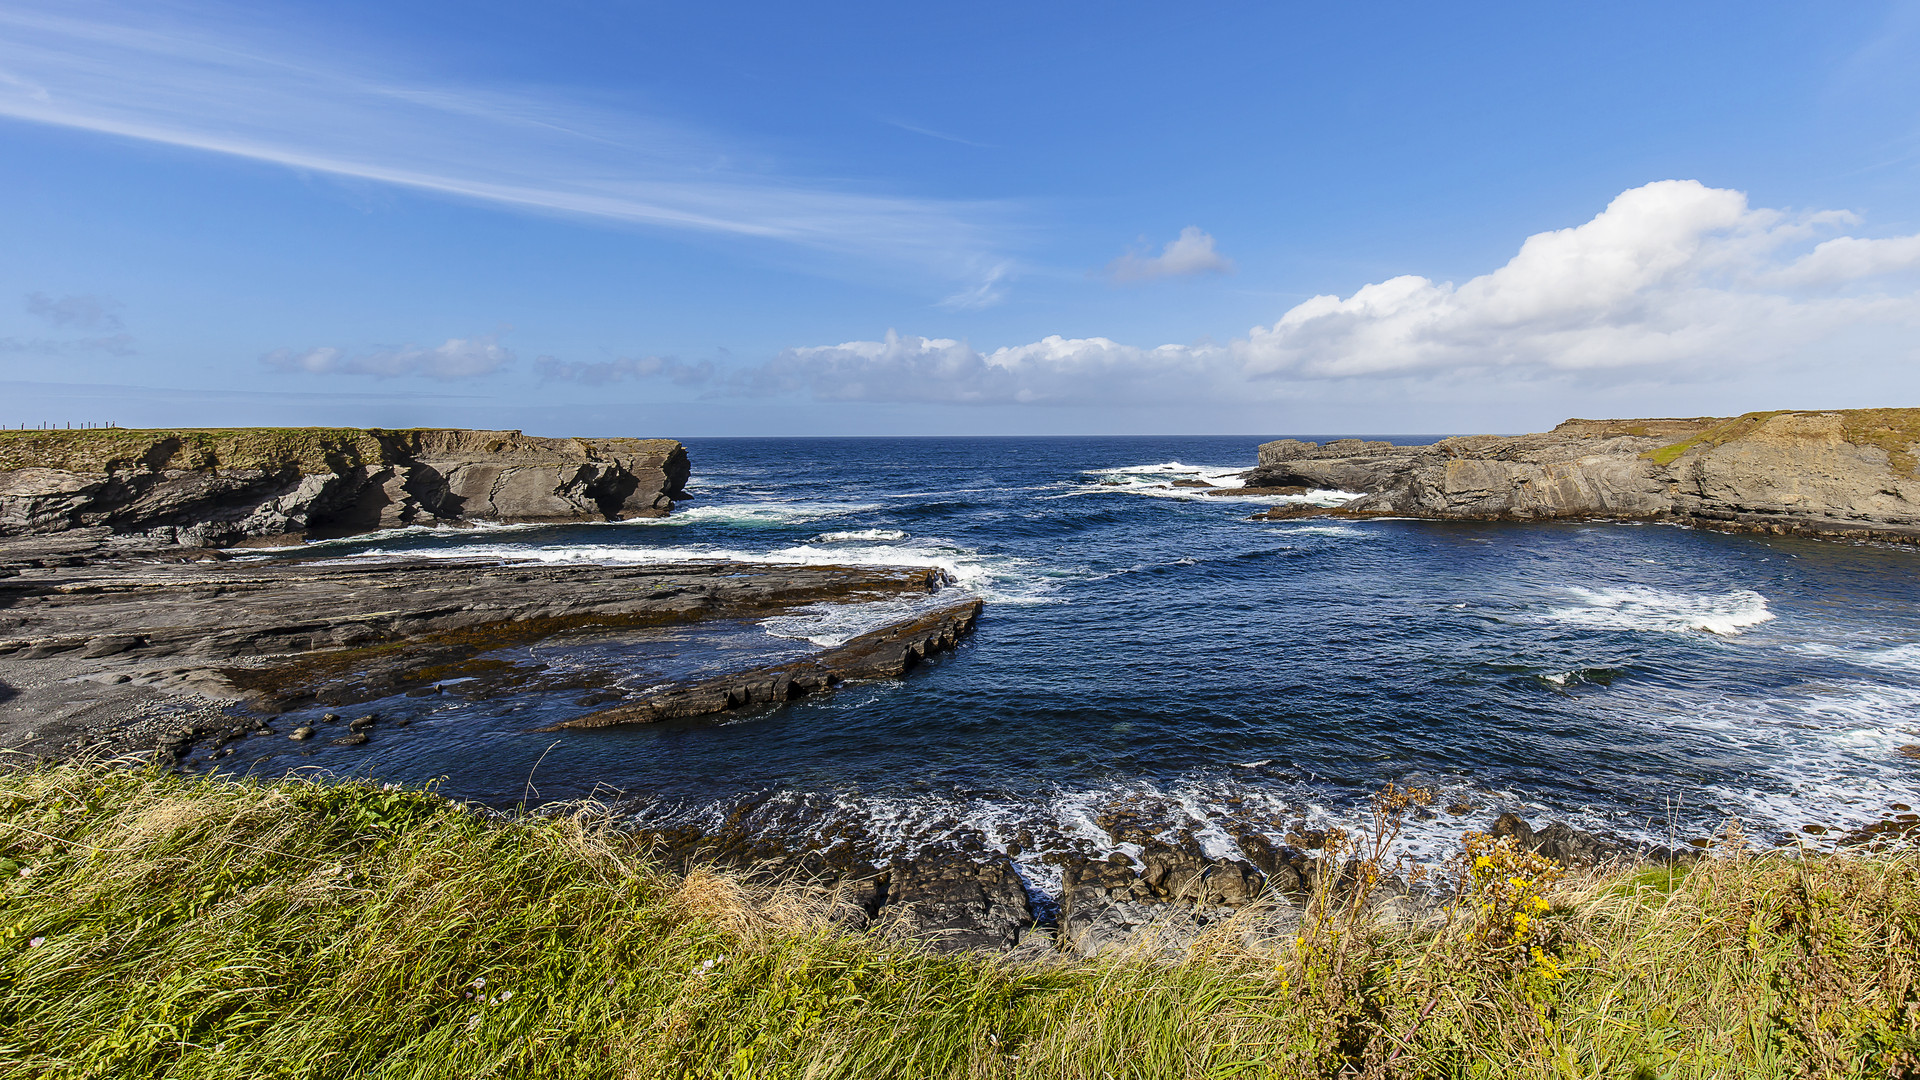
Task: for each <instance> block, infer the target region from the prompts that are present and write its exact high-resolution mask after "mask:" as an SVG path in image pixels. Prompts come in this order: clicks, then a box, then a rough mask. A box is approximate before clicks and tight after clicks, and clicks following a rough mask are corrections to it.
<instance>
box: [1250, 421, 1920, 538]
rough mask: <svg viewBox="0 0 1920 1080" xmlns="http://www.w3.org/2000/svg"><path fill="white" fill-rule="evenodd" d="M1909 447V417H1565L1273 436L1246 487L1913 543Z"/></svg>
mask: <svg viewBox="0 0 1920 1080" xmlns="http://www.w3.org/2000/svg"><path fill="white" fill-rule="evenodd" d="M1917 443H1920V409H1851V410H1839V411H1833V412H1764V413H1748V414H1746V415H1744V416H1739V417H1734V418H1731V419H1721V418H1716V417H1698V418H1692V419H1654V420H1569V421H1567V422H1566V423H1564V424H1561V425H1560V426H1559V427H1556V428H1554V429H1553V430H1552V431H1549V432H1544V433H1540V434H1534V435H1519V436H1500V435H1473V436H1463V437H1459V438H1452V439H1442V440H1441V441H1439V442H1437V443H1434V444H1432V445H1431V446H1394V445H1392V444H1389V443H1385V442H1362V441H1360V440H1357V439H1344V440H1339V441H1335V442H1329V443H1325V444H1317V443H1306V442H1299V441H1296V440H1292V439H1284V440H1281V441H1279V442H1271V443H1267V444H1265V445H1263V446H1261V447H1260V463H1259V465H1258V466H1257V467H1256V468H1255V469H1253V470H1252V471H1251V472H1249V473H1248V474H1247V483H1248V485H1249V486H1262V487H1286V486H1296V487H1310V488H1335V489H1339V490H1343V491H1353V492H1360V493H1362V495H1363V497H1362V498H1359V499H1356V500H1354V501H1353V502H1350V503H1348V504H1346V505H1345V506H1343V507H1341V508H1340V509H1339V510H1338V511H1337V512H1338V513H1341V514H1348V515H1395V516H1405V517H1434V518H1468V519H1489V520H1543V519H1554V518H1608V519H1618V520H1644V521H1681V522H1687V523H1692V524H1703V525H1710V526H1717V527H1724V528H1734V529H1750V530H1757V531H1767V532H1794V533H1804V534H1809V535H1819V536H1841V537H1849V538H1858V539H1886V540H1902V541H1913V540H1920V474H1916V471H1915V470H1916V451H1915V446H1916V444H1917ZM1302 512H1308V511H1302V510H1299V509H1294V508H1285V507H1283V508H1279V509H1278V510H1277V511H1276V512H1275V513H1274V514H1273V515H1272V516H1274V517H1284V516H1292V515H1295V514H1299V513H1302Z"/></svg>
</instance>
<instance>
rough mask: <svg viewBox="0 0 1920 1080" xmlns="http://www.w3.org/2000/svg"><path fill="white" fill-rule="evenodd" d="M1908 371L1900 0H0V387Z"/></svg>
mask: <svg viewBox="0 0 1920 1080" xmlns="http://www.w3.org/2000/svg"><path fill="white" fill-rule="evenodd" d="M1914 405H1920V0H1902V2H1893V3H1886V2H1872V0H1861V2H1857V3H1848V4H1828V5H1809V4H1787V3H1758V4H1755V3H1751V2H1747V3H1722V2H1717V0H1702V2H1697V3H1689V4H1672V3H1659V4H1655V3H1633V2H1627V3H1615V4H1607V5H1557V4H1556V5H1543V4H1537V3H1481V4H1473V5H1436V4H1431V3H1418V4H1416V3H1369V4H1325V3H1314V4H1304V3H1236V2H1230V0H1222V2H1213V3H1206V4H1191V5H1180V6H1177V7H1176V6H1175V5H1164V4H1153V5H1149V4H1133V3H1113V2H1107V3H1075V2H1063V3H1054V4H1045V5H1036V4H1030V3H1028V4H1000V3H995V2H987V0H970V2H968V3H964V4H959V3H942V2H928V3H921V4H897V3H893V4H877V3H839V4H822V5H794V4H770V3H768V4H741V3H725V2H718V0H716V2H713V3H707V4H700V5H689V4H654V3H620V2H607V0H602V2H597V3H584V2H577V0H548V2H546V3H542V4H537V5H534V4H525V3H503V2H497V0H461V2H458V3H455V2H451V0H448V2H415V0H385V2H382V3H361V2H357V0H333V2H329V3H325V4H321V3H284V2H275V0H255V2H253V3H250V4H245V5H240V4H216V3H198V2H173V0H142V2H140V3H137V4H136V3H113V2H94V0H59V2H40V0H0V423H4V424H6V425H9V426H19V425H21V424H27V425H29V426H37V425H40V424H43V423H46V424H56V425H65V424H68V423H72V424H75V425H78V424H81V423H105V422H112V423H117V424H119V425H121V426H123V427H132V426H141V427H155V426H212V425H254V424H258V425H288V424H327V425H368V426H390V427H401V426H439V425H447V426H463V427H494V428H518V429H522V430H526V431H529V432H533V433H537V434H545V435H645V436H673V437H698V436H734V435H898V434H907V435H913V434H928V435H1002V434H1005V435H1043V434H1256V435H1281V434H1287V435H1294V434H1332V433H1380V434H1386V433H1400V434H1417V433H1435V434H1437V433H1459V432H1478V431H1490V432H1516V431H1529V430H1541V429H1544V428H1545V427H1548V426H1551V425H1552V424H1555V423H1557V422H1559V421H1560V420H1562V419H1565V418H1567V417H1571V416H1585V417H1597V416H1694V415H1733V414H1737V413H1740V412H1744V411H1748V410H1753V409H1769V408H1773V409H1778V408H1847V407H1868V406H1914Z"/></svg>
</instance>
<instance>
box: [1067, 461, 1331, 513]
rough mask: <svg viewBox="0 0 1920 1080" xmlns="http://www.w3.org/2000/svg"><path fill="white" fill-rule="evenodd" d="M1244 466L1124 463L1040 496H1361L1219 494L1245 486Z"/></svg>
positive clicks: (1292, 500)
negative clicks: (1184, 483) (1188, 483)
mask: <svg viewBox="0 0 1920 1080" xmlns="http://www.w3.org/2000/svg"><path fill="white" fill-rule="evenodd" d="M1246 471H1247V470H1246V466H1244V465H1186V464H1183V463H1181V462H1178V461H1163V462H1159V463H1157V464H1150V465H1123V466H1120V467H1118V468H1111V469H1088V470H1086V471H1085V472H1083V473H1082V474H1081V475H1082V476H1086V477H1088V478H1089V482H1087V483H1083V484H1080V485H1076V486H1074V487H1073V489H1072V490H1070V491H1067V492H1065V493H1063V494H1059V495H1046V496H1042V498H1049V499H1066V498H1073V497H1076V496H1082V495H1112V494H1122V495H1146V496H1150V497H1152V498H1159V499H1182V500H1186V501H1205V502H1229V503H1254V504H1258V505H1261V506H1290V505H1291V506H1328V507H1332V506H1344V505H1345V504H1347V503H1350V502H1352V501H1353V500H1355V499H1358V498H1360V497H1361V496H1360V493H1359V492H1354V491H1336V490H1333V489H1330V488H1329V489H1316V490H1312V491H1307V492H1303V493H1301V494H1299V495H1222V494H1220V492H1222V491H1232V490H1235V489H1237V488H1244V487H1246V486H1247V481H1246V478H1245V477H1244V476H1243V475H1241V474H1243V473H1245V472H1246ZM1177 480H1198V481H1201V482H1202V483H1204V484H1206V485H1207V486H1206V487H1204V488H1199V487H1191V486H1188V487H1180V486H1176V485H1175V481H1177Z"/></svg>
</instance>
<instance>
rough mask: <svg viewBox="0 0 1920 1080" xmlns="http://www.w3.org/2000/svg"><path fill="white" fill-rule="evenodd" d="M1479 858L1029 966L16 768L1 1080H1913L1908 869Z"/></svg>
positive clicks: (418, 815) (347, 800)
mask: <svg viewBox="0 0 1920 1080" xmlns="http://www.w3.org/2000/svg"><path fill="white" fill-rule="evenodd" d="M1474 844H1475V845H1476V846H1474V847H1472V848H1471V849H1470V851H1469V852H1468V855H1467V861H1466V862H1464V863H1463V864H1462V866H1463V868H1464V873H1465V875H1466V876H1465V881H1466V882H1467V885H1466V886H1465V889H1466V891H1465V893H1464V895H1463V901H1462V903H1461V904H1460V906H1459V907H1458V909H1457V916H1456V917H1455V918H1453V919H1451V920H1450V921H1449V922H1447V924H1446V925H1444V926H1438V927H1431V926H1430V927H1428V928H1426V929H1424V930H1415V929H1407V928H1400V929H1395V928H1392V927H1389V926H1385V925H1381V924H1379V923H1377V922H1375V921H1373V920H1370V919H1367V918H1365V917H1358V918H1356V917H1351V916H1349V915H1348V914H1347V912H1348V910H1349V909H1348V908H1347V907H1345V906H1344V905H1341V904H1339V903H1335V902H1332V901H1330V900H1328V898H1326V897H1322V898H1320V900H1319V901H1318V903H1317V905H1316V907H1314V908H1313V909H1312V910H1311V912H1310V916H1309V918H1308V919H1307V920H1306V921H1305V922H1304V923H1303V924H1302V929H1301V930H1300V932H1299V934H1298V937H1297V938H1289V939H1285V940H1282V941H1278V942H1269V943H1260V942H1253V943H1251V944H1249V943H1248V942H1245V941H1243V940H1241V936H1240V935H1239V934H1238V933H1237V932H1235V928H1233V927H1231V926H1230V927H1228V928H1227V930H1226V931H1225V932H1223V933H1221V934H1219V935H1217V936H1216V937H1214V938H1211V939H1203V941H1202V942H1201V943H1200V944H1199V945H1198V946H1197V947H1196V948H1195V950H1194V951H1193V953H1192V954H1191V956H1190V957H1189V958H1188V959H1187V960H1185V961H1184V962H1181V963H1177V964H1170V963H1156V962H1151V961H1148V960H1145V959H1139V958H1127V957H1121V958H1117V959H1114V960H1106V961H1101V962H1094V963H1061V964H1053V965H1026V966H1022V965H1014V964H1009V963H1006V962H1005V961H1003V960H1000V959H997V958H994V957H988V956H980V955H958V956H942V955H936V954H933V953H930V952H927V951H924V950H923V949H920V948H917V947H915V946H913V945H911V944H908V943H902V942H899V941H896V940H894V939H892V938H890V937H888V936H887V935H885V934H883V933H853V932H845V931H841V930H838V929H836V928H835V925H834V924H833V923H832V922H831V921H830V920H829V918H828V917H827V916H828V915H829V914H830V912H831V902H830V898H828V897H825V896H823V895H819V894H816V893H810V892H807V891H805V890H801V889H798V888H786V889H776V888H763V887H755V886H750V885H747V884H744V883H742V882H741V881H740V880H737V879H735V878H731V877H728V876H726V875H722V874H718V873H714V872H711V871H695V872H693V873H691V874H689V875H686V876H676V875H673V874H669V873H666V872H664V871H662V870H660V869H658V868H657V867H656V866H655V865H654V864H653V863H651V862H650V861H649V860H648V859H647V857H646V853H645V851H643V850H641V849H640V848H639V847H638V844H637V841H635V840H634V839H633V838H631V837H628V836H625V835H623V834H621V833H619V832H617V831H615V830H613V829H611V828H610V827H608V825H607V823H606V822H605V821H603V820H600V819H599V818H597V817H595V816H594V815H593V814H592V813H590V812H580V813H576V814H573V815H572V816H563V817H555V816H544V817H543V816H529V817H522V818H514V819H502V818H499V817H496V816H493V815H485V814H480V813H476V812H473V811H471V810H468V809H466V808H463V807H461V806H458V805H456V804H453V803H450V802H448V801H447V800H444V799H441V798H438V797H436V796H434V795H432V794H429V793H423V792H416V791H405V790H399V789H392V788H383V787H380V786H376V785H371V784H364V783H317V782H304V781H297V780H293V781H277V782H272V783H230V782H225V781H217V780H206V779H183V778H179V777H174V776H168V775H162V774H158V773H141V772H127V771H115V770H108V769H103V768H83V767H72V766H61V767H45V768H41V769H37V770H32V771H18V772H12V773H9V774H6V775H4V776H0V875H3V876H0V1076H4V1077H8V1078H12V1077H49V1078H53V1077H59V1078H65V1077H73V1078H78V1077H181V1078H186V1077H193V1078H202V1077H205V1078H216V1077H248V1078H253V1077H342V1078H345V1077H355V1078H358V1077H396V1078H398V1077H406V1078H414V1077H420V1078H436V1077H446V1078H449V1080H451V1078H456V1077H457V1078H462V1080H473V1078H482V1077H623V1078H624V1077H763V1076H764V1077H863V1078H864V1077H1006V1078H1014V1077H1035V1078H1038V1077H1072V1078H1084V1080H1102V1078H1107V1077H1115V1078H1118V1077H1142V1078H1144V1077H1233V1076H1249V1077H1251V1076H1299V1077H1321V1076H1341V1075H1371V1076H1395V1077H1399V1076H1406V1077H1416V1076H1417V1077H1492V1076H1500V1077H1510V1076H1511V1077H1543V1078H1544V1077H1573V1076H1581V1077H1585V1076H1607V1077H1634V1078H1647V1077H1676V1078H1677V1077H1735V1076H1738V1077H1751V1076H1759V1077H1774V1076H1778V1077H1789V1076H1825V1077H1887V1076H1914V1075H1920V1042H1917V1041H1916V1036H1915V1032H1916V1030H1920V985H1916V979H1920V859H1916V857H1915V856H1914V855H1913V854H1912V853H1911V852H1904V851H1887V852H1879V853H1855V854H1844V855H1826V856H1808V857H1805V858H1789V857H1785V856H1780V855H1750V854H1748V853H1746V852H1745V851H1744V850H1742V849H1741V848H1740V847H1739V846H1738V845H1737V844H1734V845H1730V846H1729V847H1728V848H1727V850H1726V851H1725V853H1724V854H1723V856H1722V857H1719V858H1715V859H1713V860H1710V861H1708V862H1705V863H1703V864H1701V865H1700V866H1699V867H1697V868H1695V869H1693V870H1692V871H1691V872H1688V873H1684V874H1675V873H1668V872H1665V871H1655V872H1652V873H1647V872H1645V871H1640V872H1633V871H1626V872H1619V873H1612V874H1604V875H1598V876H1594V877H1590V878H1585V879H1577V880H1576V879H1573V878H1564V879H1560V880H1556V878H1558V877H1559V871H1558V870H1557V869H1556V868H1553V867H1550V866H1546V865H1543V864H1542V863H1541V862H1540V861H1539V860H1538V859H1537V858H1536V857H1533V856H1528V855H1526V854H1525V853H1518V852H1514V851H1513V850H1512V849H1511V848H1509V847H1507V846H1505V845H1504V844H1503V843H1500V842H1494V841H1491V840H1490V839H1489V838H1479V839H1476V840H1475V841H1474ZM1530 860H1531V861H1530ZM1334 876H1335V875H1331V874H1329V875H1321V877H1322V878H1323V879H1331V878H1333V877H1334Z"/></svg>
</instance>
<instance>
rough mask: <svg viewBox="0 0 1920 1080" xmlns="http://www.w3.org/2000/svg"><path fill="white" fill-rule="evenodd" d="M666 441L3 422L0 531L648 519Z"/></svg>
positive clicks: (201, 540) (291, 532)
mask: <svg viewBox="0 0 1920 1080" xmlns="http://www.w3.org/2000/svg"><path fill="white" fill-rule="evenodd" d="M687 469H688V463H687V453H686V450H685V448H684V447H682V446H681V445H680V444H679V443H678V442H675V441H673V440H671V439H543V438H536V437H533V436H528V435H522V434H520V433H519V432H517V431H463V430H455V429H433V428H424V429H413V430H404V431H391V430H381V429H373V428H369V429H358V428H238V429H228V430H183V431H135V430H125V429H94V430H87V431H5V432H0V536H20V535H28V534H35V533H52V532H61V531H64V530H68V529H77V528H92V527H98V526H107V527H110V528H112V529H113V530H114V532H116V533H123V534H138V535H141V536H144V537H146V538H147V539H149V540H153V541H159V542H163V543H176V544H181V545H185V546H191V547H226V546H231V545H234V544H241V543H247V542H249V541H254V542H262V541H271V540H288V539H300V538H313V537H325V536H344V535H349V534H352V533H356V532H364V531H367V530H370V529H382V528H393V527H397V526H402V525H424V524H432V523H435V522H449V523H451V522H459V521H467V520H486V521H611V520H619V519H622V518H630V517H659V516H662V515H664V514H665V513H666V512H667V511H668V510H669V509H670V508H671V507H672V505H673V502H672V500H673V497H674V496H676V495H679V494H681V493H682V487H683V485H684V484H685V483H686V479H687Z"/></svg>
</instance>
